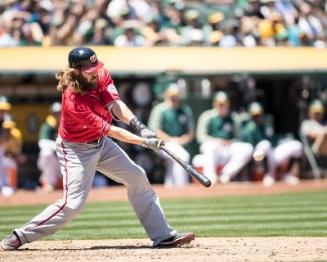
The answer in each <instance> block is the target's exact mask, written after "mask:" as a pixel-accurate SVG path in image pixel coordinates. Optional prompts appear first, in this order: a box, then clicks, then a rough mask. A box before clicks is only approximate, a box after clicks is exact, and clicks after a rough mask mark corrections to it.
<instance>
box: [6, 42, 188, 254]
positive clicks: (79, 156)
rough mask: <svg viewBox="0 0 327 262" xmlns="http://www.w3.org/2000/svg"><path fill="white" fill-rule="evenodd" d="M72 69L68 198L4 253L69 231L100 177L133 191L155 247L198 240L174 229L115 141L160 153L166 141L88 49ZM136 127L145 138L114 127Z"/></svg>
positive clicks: (63, 125) (65, 149) (65, 109)
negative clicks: (128, 103) (123, 98)
mask: <svg viewBox="0 0 327 262" xmlns="http://www.w3.org/2000/svg"><path fill="white" fill-rule="evenodd" d="M68 63H69V67H68V68H66V69H64V70H62V71H60V72H58V73H57V74H56V78H57V80H58V82H59V83H58V86H57V89H58V91H59V92H61V93H62V112H61V120H60V125H59V130H58V133H59V135H58V137H57V140H56V153H57V155H58V158H59V162H60V168H61V173H62V175H63V185H64V195H63V198H62V199H60V200H58V201H57V202H56V203H54V204H52V205H50V206H48V207H47V208H46V209H45V210H44V211H42V212H41V213H40V214H38V215H37V216H36V217H34V218H33V219H32V220H31V221H30V222H28V223H27V224H25V225H24V226H22V227H20V228H17V229H15V230H14V231H13V232H12V234H10V235H9V236H8V237H6V238H5V239H3V240H2V242H1V245H2V248H3V249H4V250H16V249H18V248H19V247H20V246H22V245H24V244H25V243H30V242H33V241H36V240H38V239H40V238H43V237H46V236H48V235H50V234H52V233H54V232H56V231H57V230H59V229H61V228H63V227H64V226H65V225H66V224H67V223H68V222H70V221H71V220H72V219H73V218H74V217H76V216H77V215H78V214H79V213H80V212H81V211H82V209H83V207H84V205H85V202H86V198H87V195H88V193H89V191H90V188H91V185H92V180H93V177H94V174H95V171H96V170H98V171H100V172H101V173H103V174H104V175H106V176H108V177H110V178H111V179H113V180H115V181H117V182H120V183H122V184H124V185H125V186H126V187H127V192H128V198H129V201H130V203H131V205H132V206H133V208H134V211H135V213H136V215H137V216H138V218H139V220H140V222H141V224H142V225H143V227H144V228H145V231H146V233H147V234H148V236H149V237H150V239H151V240H152V241H153V246H154V247H175V246H180V245H183V244H187V243H190V242H191V241H192V240H194V234H193V233H178V232H177V231H176V230H174V229H172V228H171V227H170V226H169V224H168V223H167V220H166V218H165V215H164V214H163V211H162V209H161V207H160V204H159V200H158V197H157V195H156V194H155V192H154V191H153V189H152V188H151V186H150V183H149V181H148V179H147V176H146V174H145V172H144V170H143V169H142V168H141V167H140V166H138V165H136V164H135V163H134V162H133V161H132V160H131V159H130V158H129V157H128V156H127V154H126V153H125V152H124V151H123V150H122V149H121V148H120V147H119V146H118V145H117V144H116V143H115V142H113V141H112V140H111V138H115V139H119V140H121V141H124V142H127V143H132V144H138V145H142V146H144V147H146V148H150V149H153V150H157V149H159V148H160V146H161V145H162V141H161V140H160V139H158V138H156V136H155V133H154V132H153V131H152V130H150V129H149V128H147V127H146V126H145V125H144V124H142V123H141V122H140V121H139V120H138V119H137V118H136V117H135V115H134V114H133V113H132V112H131V111H130V109H129V108H128V107H127V106H126V104H125V103H124V102H123V101H121V100H120V98H119V94H118V92H117V90H116V87H115V85H114V83H113V80H112V78H111V76H110V74H109V72H108V71H107V70H106V69H105V68H104V67H103V63H102V62H100V61H99V60H98V59H97V56H96V54H95V52H94V51H93V50H92V49H90V48H87V47H77V48H74V49H73V50H71V51H70V53H69V55H68ZM113 118H114V119H117V120H120V121H122V122H124V123H126V124H128V125H130V126H131V127H132V128H133V130H135V131H136V132H138V134H140V136H137V135H134V134H132V133H130V132H129V131H127V130H125V129H121V128H118V127H116V126H113V125H112V124H111V122H112V119H113Z"/></svg>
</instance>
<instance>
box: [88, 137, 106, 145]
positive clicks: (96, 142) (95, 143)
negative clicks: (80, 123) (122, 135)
mask: <svg viewBox="0 0 327 262" xmlns="http://www.w3.org/2000/svg"><path fill="white" fill-rule="evenodd" d="M102 138H103V137H100V138H99V139H96V140H92V141H89V142H86V144H91V145H98V144H100V143H101V141H102Z"/></svg>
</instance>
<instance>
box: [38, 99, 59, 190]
mask: <svg viewBox="0 0 327 262" xmlns="http://www.w3.org/2000/svg"><path fill="white" fill-rule="evenodd" d="M60 113H61V104H60V103H59V102H55V103H53V104H52V105H51V107H50V114H49V115H48V116H47V117H46V120H45V122H44V123H43V124H42V125H41V129H40V133H39V143H38V144H39V148H40V152H39V156H38V160H37V167H38V168H39V169H40V171H41V176H40V184H41V187H42V189H43V190H45V191H52V190H54V189H58V188H60V187H61V180H62V177H61V173H60V165H59V161H58V157H57V155H56V144H55V140H56V138H57V130H58V125H59V120H60Z"/></svg>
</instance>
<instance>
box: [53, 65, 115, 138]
mask: <svg viewBox="0 0 327 262" xmlns="http://www.w3.org/2000/svg"><path fill="white" fill-rule="evenodd" d="M119 99H120V98H119V94H118V92H117V90H116V88H115V86H114V83H113V80H112V78H111V76H110V74H109V72H108V71H107V70H106V69H104V68H102V69H100V70H99V71H98V81H97V87H96V88H95V89H93V90H91V91H88V92H87V93H85V94H83V95H82V94H80V93H77V92H75V91H73V90H72V89H70V88H69V87H68V88H66V89H65V91H64V92H63V93H62V111H61V119H60V125H59V130H58V133H59V135H60V136H61V137H62V138H63V139H64V140H67V141H70V142H81V143H82V142H89V141H93V140H97V139H99V138H101V137H103V136H105V135H106V134H107V133H108V131H109V129H110V125H111V122H112V117H111V115H110V113H109V111H108V110H107V106H109V105H110V104H111V103H113V102H114V101H116V100H119Z"/></svg>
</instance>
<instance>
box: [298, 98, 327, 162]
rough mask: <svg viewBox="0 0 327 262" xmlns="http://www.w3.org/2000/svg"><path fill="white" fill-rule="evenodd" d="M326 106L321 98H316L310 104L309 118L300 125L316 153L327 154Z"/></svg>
mask: <svg viewBox="0 0 327 262" xmlns="http://www.w3.org/2000/svg"><path fill="white" fill-rule="evenodd" d="M324 117H325V107H324V105H323V103H322V101H321V100H319V99H315V100H313V101H312V102H311V103H310V105H309V111H308V118H307V119H305V120H304V121H303V122H302V124H301V127H300V130H301V132H302V134H303V135H305V137H306V138H307V139H308V141H309V144H310V145H311V146H312V151H313V153H314V154H315V155H318V156H319V155H322V156H327V125H326V122H325V119H324Z"/></svg>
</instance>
